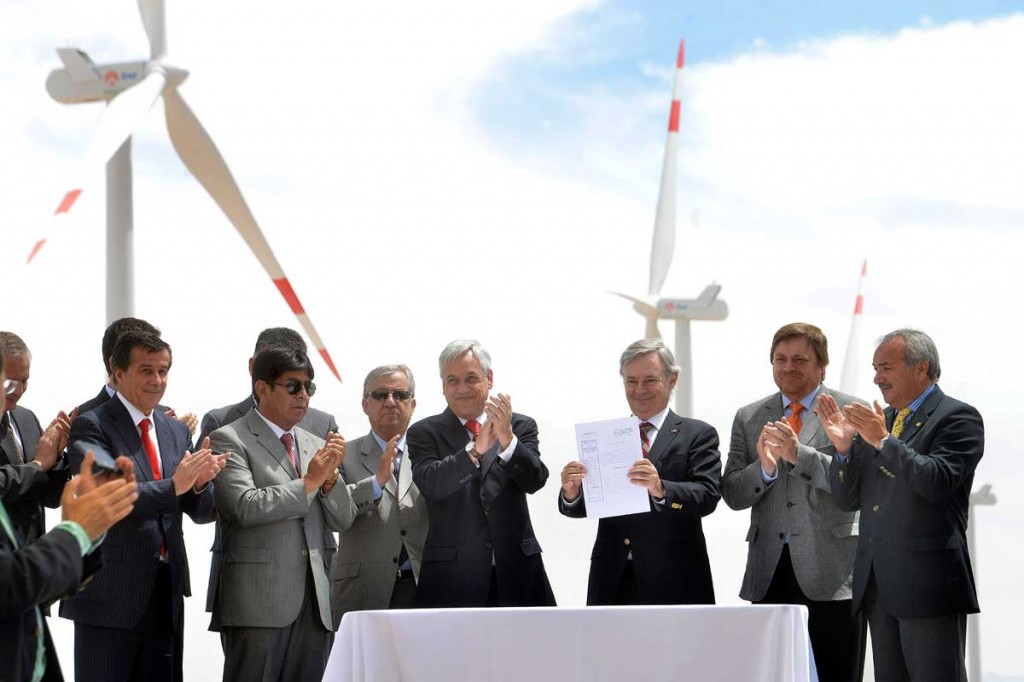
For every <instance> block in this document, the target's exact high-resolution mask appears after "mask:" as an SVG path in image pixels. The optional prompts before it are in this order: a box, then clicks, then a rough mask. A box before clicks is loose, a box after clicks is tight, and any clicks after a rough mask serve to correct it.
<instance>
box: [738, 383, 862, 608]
mask: <svg viewBox="0 0 1024 682" xmlns="http://www.w3.org/2000/svg"><path fill="white" fill-rule="evenodd" d="M818 394H819V395H821V394H825V395H831V396H832V397H833V398H835V400H836V403H837V404H838V405H839V406H840V407H843V406H844V405H849V404H850V403H852V402H862V401H858V400H857V399H856V398H854V397H853V396H850V395H846V394H845V393H839V392H838V391H833V390H831V389H828V388H826V387H824V386H822V387H821V388H820V389H819V392H818ZM782 401H783V398H782V394H781V393H773V394H772V395H770V396H768V397H767V398H762V399H761V400H758V401H756V402H753V403H751V404H749V405H747V406H746V407H742V408H740V409H739V411H738V412H737V413H736V419H735V420H734V421H733V424H732V440H731V441H730V443H729V459H728V461H727V462H726V465H725V476H724V477H723V480H722V497H723V498H725V503H726V504H728V505H729V506H730V507H732V508H733V509H737V510H739V509H746V508H748V507H749V508H750V529H749V530H748V531H747V543H748V545H747V570H746V572H745V573H744V574H743V585H742V587H741V588H740V597H741V598H742V599H746V600H748V601H759V600H761V599H763V598H764V595H765V593H766V592H767V591H768V586H769V585H770V584H771V582H772V576H774V575H775V567H776V566H777V565H778V563H779V556H780V555H781V554H782V548H783V545H784V544H785V539H784V538H785V535H786V534H787V533H788V534H789V554H790V557H791V558H792V560H793V573H794V574H795V575H796V580H797V582H798V583H799V584H800V589H801V590H802V591H803V593H804V595H806V596H807V598H808V599H813V600H814V601H835V600H840V599H849V598H850V597H851V594H852V592H851V589H850V586H851V583H852V580H853V558H854V555H855V554H856V553H857V516H858V515H857V512H856V511H849V512H845V511H842V510H841V509H839V507H837V506H836V503H835V501H834V500H833V499H832V489H831V487H830V485H829V480H828V468H829V466H830V465H831V464H832V458H833V456H834V455H835V448H834V447H833V446H832V443H831V441H829V439H828V436H826V435H825V430H824V429H823V428H822V425H821V420H820V419H818V415H816V414H815V413H814V411H813V410H812V411H808V412H805V413H804V414H803V427H802V428H801V429H800V435H799V436H798V440H799V446H798V447H797V453H796V464H790V463H789V462H787V461H785V460H782V459H780V460H779V468H778V469H777V474H778V478H777V479H775V482H773V483H771V484H768V485H766V484H765V482H764V479H763V478H762V474H761V460H760V459H758V457H757V441H758V439H759V438H760V437H761V429H762V427H764V425H765V423H767V422H770V421H771V422H775V421H779V420H781V419H782V417H783V408H782Z"/></svg>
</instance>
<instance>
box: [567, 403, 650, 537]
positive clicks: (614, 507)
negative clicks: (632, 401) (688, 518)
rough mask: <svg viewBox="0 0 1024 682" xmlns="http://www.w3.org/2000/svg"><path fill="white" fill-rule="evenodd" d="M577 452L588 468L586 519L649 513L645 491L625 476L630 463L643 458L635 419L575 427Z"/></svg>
mask: <svg viewBox="0 0 1024 682" xmlns="http://www.w3.org/2000/svg"><path fill="white" fill-rule="evenodd" d="M576 449H577V452H578V453H579V459H580V461H581V462H583V466H585V467H586V468H587V475H586V476H584V477H583V494H584V495H586V499H587V516H588V517H590V518H596V519H601V518H604V517H606V516H621V515H623V514H637V513H639V512H646V511H650V509H651V506H650V502H649V501H648V496H647V488H643V487H640V486H638V485H633V484H632V483H630V482H629V476H628V475H627V474H628V472H629V469H630V467H632V466H633V463H634V462H636V461H637V460H638V459H643V456H644V451H643V446H642V445H641V444H640V422H639V421H637V419H636V417H627V418H625V419H609V420H607V421H600V422H589V423H587V424H577V425H576Z"/></svg>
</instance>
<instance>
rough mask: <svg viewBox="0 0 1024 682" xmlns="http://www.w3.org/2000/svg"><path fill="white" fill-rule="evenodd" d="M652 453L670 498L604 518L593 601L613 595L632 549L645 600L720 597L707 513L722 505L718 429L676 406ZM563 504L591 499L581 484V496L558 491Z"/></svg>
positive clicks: (572, 510) (569, 510)
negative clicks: (569, 498) (567, 498)
mask: <svg viewBox="0 0 1024 682" xmlns="http://www.w3.org/2000/svg"><path fill="white" fill-rule="evenodd" d="M648 459H650V461H651V463H652V464H654V467H655V468H656V469H657V470H658V476H660V477H661V480H662V483H663V484H664V486H665V503H664V504H655V503H654V502H653V501H651V502H650V505H651V508H650V510H649V511H646V512H643V513H640V514H625V515H623V516H612V517H606V518H603V519H601V520H600V521H599V522H598V524H597V539H596V540H595V541H594V549H593V552H592V553H591V556H590V583H589V585H588V587H587V604H588V605H590V606H595V605H608V604H612V603H613V602H614V599H615V594H616V592H617V591H618V588H619V584H620V583H621V581H622V572H623V570H624V569H625V568H626V561H627V558H626V557H627V555H629V553H630V552H632V554H633V559H632V561H633V572H634V575H635V576H636V586H637V597H638V600H639V603H641V604H714V603H715V589H714V586H713V584H712V580H711V564H710V562H709V561H708V550H707V543H706V542H705V541H704V530H703V528H702V527H701V521H700V520H701V518H702V517H704V516H707V515H708V514H710V513H711V512H713V511H714V510H715V507H717V506H718V500H719V498H721V492H720V488H721V479H722V456H721V454H720V453H719V452H718V433H717V432H716V431H715V429H714V428H713V427H712V426H710V425H709V424H705V423H704V422H702V421H698V420H696V419H688V418H686V417H680V416H679V415H677V414H676V413H675V412H673V411H671V410H669V412H668V415H666V417H665V421H664V422H663V423H662V425H661V428H660V429H659V430H658V435H657V436H656V437H655V439H654V442H653V443H651V451H650V453H649V454H648ZM558 509H559V511H561V512H562V513H563V514H565V515H566V516H572V517H583V516H586V514H587V501H586V499H585V496H584V495H583V493H582V492H581V493H580V499H579V501H578V502H577V503H576V504H574V505H571V506H570V505H567V504H565V502H564V501H563V500H562V493H561V491H559V493H558Z"/></svg>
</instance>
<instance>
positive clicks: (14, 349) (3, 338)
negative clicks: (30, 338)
mask: <svg viewBox="0 0 1024 682" xmlns="http://www.w3.org/2000/svg"><path fill="white" fill-rule="evenodd" d="M0 348H2V349H3V352H4V356H5V357H8V358H16V357H18V356H21V355H27V356H28V357H30V358H31V357H32V353H30V352H29V350H28V346H27V345H25V342H24V341H22V339H21V337H20V336H18V335H17V334H15V333H14V332H0Z"/></svg>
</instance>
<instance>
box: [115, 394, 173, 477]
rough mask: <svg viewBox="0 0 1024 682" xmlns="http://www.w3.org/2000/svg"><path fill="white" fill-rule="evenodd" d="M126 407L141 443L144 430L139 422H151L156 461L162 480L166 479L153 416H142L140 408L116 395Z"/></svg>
mask: <svg viewBox="0 0 1024 682" xmlns="http://www.w3.org/2000/svg"><path fill="white" fill-rule="evenodd" d="M115 395H116V396H117V397H118V398H119V399H120V401H121V403H122V404H123V405H124V407H125V409H126V410H128V415H129V416H130V417H131V418H132V424H135V431H136V433H138V434H139V441H140V442H141V441H142V429H140V428H139V422H141V421H142V420H143V419H148V420H149V439H150V440H151V441H153V449H154V450H155V451H156V461H157V462H158V463H159V464H160V472H159V473H160V478H164V473H163V471H164V458H163V457H162V456H161V455H160V439H159V438H157V437H156V422H155V421H153V414H152V413H150V414H148V415H147V414H142V411H141V410H139V408H137V407H135V406H134V405H132V404H131V403H130V402H129V401H128V399H127V398H125V397H124V396H123V395H121V394H120V393H115Z"/></svg>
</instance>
